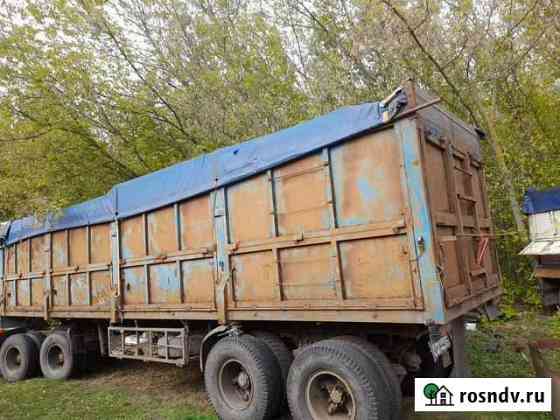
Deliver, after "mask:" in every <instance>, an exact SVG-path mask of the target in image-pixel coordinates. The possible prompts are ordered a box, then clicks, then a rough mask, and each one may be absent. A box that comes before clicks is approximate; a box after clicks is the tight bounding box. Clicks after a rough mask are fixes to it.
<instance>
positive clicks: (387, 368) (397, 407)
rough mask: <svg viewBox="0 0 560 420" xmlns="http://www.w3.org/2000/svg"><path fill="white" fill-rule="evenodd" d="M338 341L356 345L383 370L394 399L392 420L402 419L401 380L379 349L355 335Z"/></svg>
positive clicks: (382, 372) (377, 367)
mask: <svg viewBox="0 0 560 420" xmlns="http://www.w3.org/2000/svg"><path fill="white" fill-rule="evenodd" d="M334 340H337V341H344V342H347V343H349V344H352V345H354V347H355V348H356V350H358V351H360V352H361V353H362V354H363V355H364V356H366V357H367V358H368V359H369V361H370V362H371V363H372V364H373V365H374V366H376V369H378V370H381V372H380V374H381V375H382V376H383V379H384V382H385V386H386V387H387V389H389V390H390V391H391V397H392V398H391V399H392V413H393V415H392V417H391V418H392V419H393V420H399V419H400V418H401V408H402V390H401V384H400V381H399V378H398V377H397V375H396V374H395V371H394V370H393V367H392V366H391V362H390V361H389V359H388V358H387V356H385V353H383V352H382V351H381V350H379V348H378V347H377V346H376V345H375V344H373V343H370V342H369V341H367V340H366V339H365V338H362V337H356V336H353V335H344V336H340V337H336V338H334Z"/></svg>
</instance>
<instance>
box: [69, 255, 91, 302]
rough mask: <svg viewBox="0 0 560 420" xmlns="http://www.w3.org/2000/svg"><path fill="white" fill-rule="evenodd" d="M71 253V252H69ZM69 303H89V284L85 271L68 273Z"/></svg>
mask: <svg viewBox="0 0 560 420" xmlns="http://www.w3.org/2000/svg"><path fill="white" fill-rule="evenodd" d="M70 255H71V254H70ZM69 280H70V305H76V306H83V305H88V304H89V296H88V293H89V286H88V280H87V274H86V273H77V274H70V276H69Z"/></svg>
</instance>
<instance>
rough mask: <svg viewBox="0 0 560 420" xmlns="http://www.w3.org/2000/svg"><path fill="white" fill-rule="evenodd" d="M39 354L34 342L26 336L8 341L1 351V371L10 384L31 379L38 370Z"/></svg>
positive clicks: (17, 336)
mask: <svg viewBox="0 0 560 420" xmlns="http://www.w3.org/2000/svg"><path fill="white" fill-rule="evenodd" d="M37 361H38V353H37V350H36V349H35V344H34V343H33V340H32V339H31V338H29V337H28V336H27V335H25V334H15V335H12V336H10V337H8V338H7V339H6V341H4V344H2V348H1V349H0V371H1V372H2V376H3V377H4V379H5V380H6V381H8V382H16V381H21V380H23V379H26V378H29V377H30V376H32V375H33V374H34V373H35V372H36V370H37Z"/></svg>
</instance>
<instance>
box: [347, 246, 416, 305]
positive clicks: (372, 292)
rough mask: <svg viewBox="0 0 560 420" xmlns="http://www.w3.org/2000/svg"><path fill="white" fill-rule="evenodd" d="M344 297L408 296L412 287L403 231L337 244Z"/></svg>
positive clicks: (406, 298)
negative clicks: (401, 232)
mask: <svg viewBox="0 0 560 420" xmlns="http://www.w3.org/2000/svg"><path fill="white" fill-rule="evenodd" d="M340 253H341V259H342V271H343V277H344V285H345V292H346V298H347V299H376V300H389V301H390V300H401V301H406V300H410V303H409V306H414V302H413V298H414V290H413V287H412V276H411V271H410V264H409V253H408V238H407V237H406V235H398V236H387V237H382V238H375V239H360V240H355V241H347V242H342V243H341V244H340Z"/></svg>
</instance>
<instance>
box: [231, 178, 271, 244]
mask: <svg viewBox="0 0 560 420" xmlns="http://www.w3.org/2000/svg"><path fill="white" fill-rule="evenodd" d="M227 206H228V207H227V211H228V215H229V235H230V238H231V242H232V243H236V242H246V241H253V240H258V239H265V238H270V214H271V211H272V208H271V207H270V199H269V182H268V179H267V176H266V175H258V176H255V177H253V178H251V179H248V180H245V181H243V182H240V183H238V184H235V185H233V186H231V187H229V188H228V189H227Z"/></svg>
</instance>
